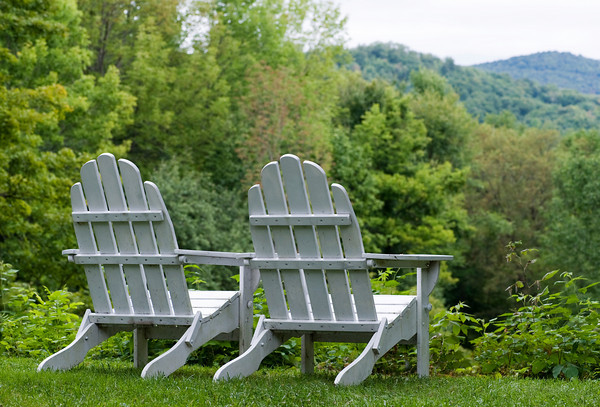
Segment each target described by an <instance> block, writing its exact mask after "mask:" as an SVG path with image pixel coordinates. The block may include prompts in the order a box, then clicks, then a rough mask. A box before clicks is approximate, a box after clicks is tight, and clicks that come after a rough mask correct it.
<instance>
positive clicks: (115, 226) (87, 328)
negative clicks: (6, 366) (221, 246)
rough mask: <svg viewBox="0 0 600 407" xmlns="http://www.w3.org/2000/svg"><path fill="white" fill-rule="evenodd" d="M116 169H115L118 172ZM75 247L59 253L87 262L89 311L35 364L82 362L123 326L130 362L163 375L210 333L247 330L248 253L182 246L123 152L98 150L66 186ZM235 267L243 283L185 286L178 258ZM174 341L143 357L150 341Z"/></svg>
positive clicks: (245, 342)
mask: <svg viewBox="0 0 600 407" xmlns="http://www.w3.org/2000/svg"><path fill="white" fill-rule="evenodd" d="M119 170H120V173H119ZM71 203H72V209H73V214H72V215H73V223H74V228H75V235H76V237H77V243H78V246H79V249H76V250H65V251H63V254H65V255H68V256H69V259H70V260H71V261H73V262H75V263H76V264H81V265H83V268H84V270H85V274H86V277H87V281H88V285H89V290H90V295H91V299H92V302H93V306H94V312H92V311H90V310H87V311H86V313H85V315H84V317H83V321H82V323H81V326H80V327H79V331H78V332H77V336H76V338H75V340H74V341H73V342H72V343H71V344H70V345H69V346H67V347H66V348H65V349H63V350H61V351H59V352H58V353H56V354H54V355H51V356H50V357H48V358H47V359H45V360H44V361H43V362H42V363H41V364H40V365H39V366H38V371H41V370H44V369H52V370H57V369H61V370H65V369H69V368H71V367H73V366H75V365H77V364H79V363H80V362H81V361H82V360H83V359H84V357H85V355H86V354H87V352H88V351H89V350H90V349H91V348H93V347H94V346H96V345H98V344H100V343H101V342H103V341H104V340H106V339H108V338H109V337H111V336H112V335H114V334H116V333H118V332H121V331H132V330H133V331H134V363H135V366H136V367H143V366H144V365H145V368H144V369H143V371H142V377H149V376H156V375H169V374H170V373H172V372H174V371H175V370H176V369H178V368H179V367H181V366H183V365H184V364H185V361H186V359H187V357H188V356H189V354H190V353H192V352H193V351H194V350H195V349H198V348H199V347H200V346H201V345H202V344H204V343H206V342H207V341H208V340H211V339H222V340H239V345H240V351H241V352H243V351H244V350H246V349H247V348H248V346H249V342H250V339H251V337H252V323H253V320H252V295H253V291H254V288H253V287H252V286H253V285H256V284H257V283H258V275H257V273H255V274H256V275H255V276H254V280H255V281H254V282H253V277H252V272H251V271H250V269H249V268H248V261H247V259H248V258H249V257H250V256H249V254H247V253H222V252H202V251H192V250H179V249H178V246H177V240H176V238H175V232H174V229H173V225H172V223H171V219H170V217H169V213H168V212H167V208H166V207H165V204H164V202H163V199H162V196H161V194H160V192H159V190H158V188H157V187H156V185H155V184H153V183H152V182H148V181H146V182H145V183H142V179H141V176H140V172H139V170H138V168H137V167H136V166H135V165H134V164H133V163H132V162H130V161H128V160H119V162H118V167H117V161H116V160H115V157H114V156H113V155H112V154H102V155H100V156H99V157H98V159H97V160H92V161H88V162H87V163H86V164H84V165H83V167H82V168H81V182H78V183H76V184H75V185H73V187H72V188H71ZM186 263H200V264H221V265H229V266H239V267H240V276H241V290H240V291H191V290H188V287H187V284H186V280H185V275H184V271H183V267H182V266H183V264H186ZM149 338H162V339H178V342H177V343H176V344H175V345H174V346H173V347H172V348H171V349H170V350H169V351H167V352H166V353H164V354H162V355H161V356H159V357H157V358H155V359H154V360H153V361H152V362H150V363H149V364H146V363H147V361H148V339H149Z"/></svg>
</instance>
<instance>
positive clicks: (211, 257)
mask: <svg viewBox="0 0 600 407" xmlns="http://www.w3.org/2000/svg"><path fill="white" fill-rule="evenodd" d="M175 254H178V255H179V260H180V261H181V262H182V263H183V264H215V265H219V266H243V265H245V264H247V263H248V261H249V260H250V259H251V258H253V257H254V253H232V252H213V251H205V250H184V249H176V250H175Z"/></svg>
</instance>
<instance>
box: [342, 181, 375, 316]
mask: <svg viewBox="0 0 600 407" xmlns="http://www.w3.org/2000/svg"><path fill="white" fill-rule="evenodd" d="M331 191H332V193H333V200H334V202H335V208H336V211H337V213H342V214H349V215H350V218H351V219H352V222H351V224H350V225H342V226H339V231H340V236H341V238H342V244H343V248H344V254H345V257H346V258H348V259H352V258H362V257H364V255H365V250H364V248H363V243H362V237H361V234H360V227H359V225H358V221H357V219H356V215H355V214H354V209H353V208H352V204H351V203H350V199H349V198H348V193H347V192H346V190H345V189H344V187H343V186H341V185H339V184H333V185H332V186H331ZM348 274H349V275H350V283H351V284H352V293H353V296H354V304H355V306H356V314H357V316H358V319H359V320H360V321H376V320H377V313H376V311H375V303H374V301H373V291H372V290H371V280H370V278H369V272H368V271H367V270H348Z"/></svg>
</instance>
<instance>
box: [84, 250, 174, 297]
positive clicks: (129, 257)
mask: <svg viewBox="0 0 600 407" xmlns="http://www.w3.org/2000/svg"><path fill="white" fill-rule="evenodd" d="M74 262H75V264H122V265H123V267H125V266H127V265H134V264H179V256H178V255H176V254H172V255H160V254H88V255H86V254H81V253H78V254H77V255H76V256H75V259H74ZM137 270H139V266H138V267H137ZM130 289H131V287H130Z"/></svg>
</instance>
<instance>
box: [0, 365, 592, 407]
mask: <svg viewBox="0 0 600 407" xmlns="http://www.w3.org/2000/svg"><path fill="white" fill-rule="evenodd" d="M36 366H37V362H36V361H35V360H33V359H25V358H5V357H0V406H1V407H9V406H19V407H26V406H36V407H38V406H157V405H163V406H228V405H233V406H236V405H241V406H270V405H273V406H280V405H290V406H302V405H310V406H313V405H314V406H321V405H327V406H386V405H387V406H502V407H507V406H594V407H595V406H599V405H600V383H599V382H598V381H562V380H527V379H515V378H502V379H494V378H490V377H458V378H453V377H433V378H429V379H418V378H416V377H398V376H395V377H390V376H376V375H374V376H371V377H370V378H369V379H367V380H366V381H365V382H364V383H363V384H361V385H359V386H354V387H335V386H334V385H333V379H334V377H335V375H334V374H329V373H317V374H315V375H311V376H302V375H301V374H300V373H299V371H298V369H295V368H285V369H267V368H263V369H261V370H259V371H258V372H257V373H255V374H253V375H252V376H251V377H249V378H246V379H242V380H234V381H231V382H226V383H213V382H212V375H213V374H214V372H215V370H216V369H215V368H206V367H200V366H185V367H184V368H182V369H180V370H179V371H177V372H176V373H175V374H173V375H172V376H170V377H168V378H160V379H151V380H143V379H141V378H140V377H139V374H140V370H138V369H134V368H132V367H131V366H132V365H131V364H129V363H124V362H118V361H109V360H105V361H86V362H84V363H83V364H82V365H80V366H79V367H77V368H75V369H72V370H70V371H67V372H43V373H37V372H36V370H35V369H36Z"/></svg>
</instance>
